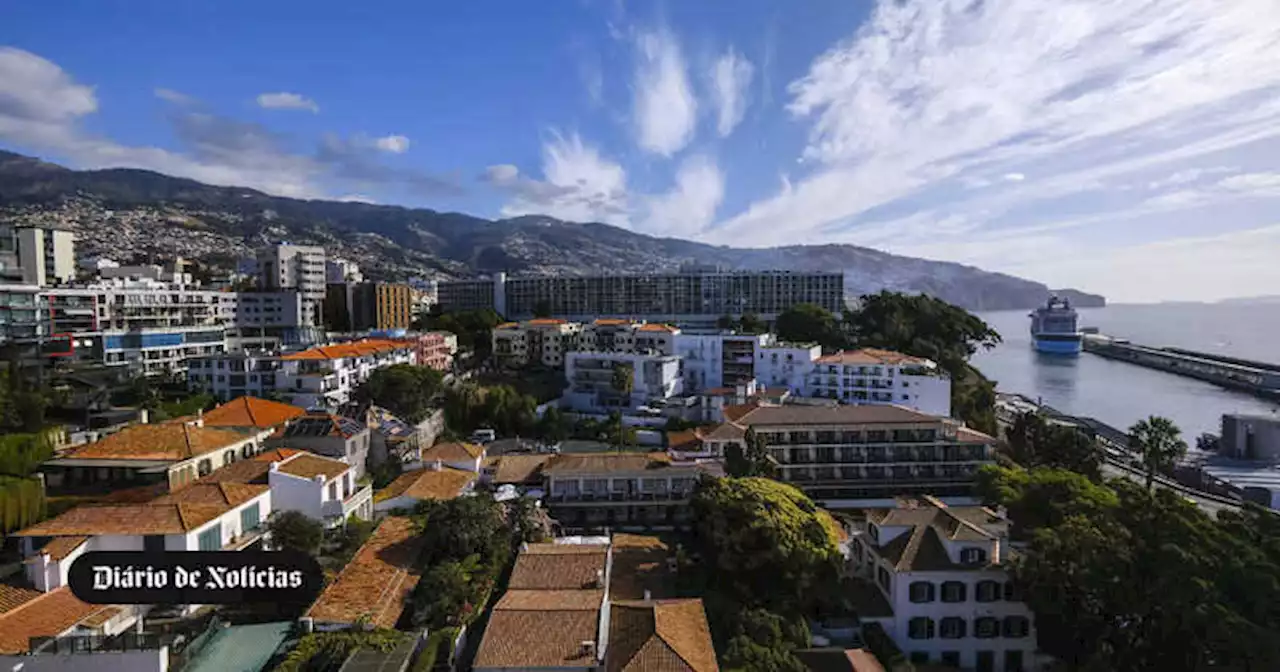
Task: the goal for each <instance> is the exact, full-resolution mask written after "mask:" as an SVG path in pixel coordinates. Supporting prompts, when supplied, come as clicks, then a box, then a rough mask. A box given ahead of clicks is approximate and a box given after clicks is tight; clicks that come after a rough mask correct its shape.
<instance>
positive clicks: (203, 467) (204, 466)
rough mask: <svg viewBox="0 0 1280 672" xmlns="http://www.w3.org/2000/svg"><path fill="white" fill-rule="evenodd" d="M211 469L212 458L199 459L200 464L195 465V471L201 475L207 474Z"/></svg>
mask: <svg viewBox="0 0 1280 672" xmlns="http://www.w3.org/2000/svg"><path fill="white" fill-rule="evenodd" d="M212 471H213V460H200V465H199V466H198V467H196V473H197V474H199V475H201V476H208V475H209V473H210V472H212Z"/></svg>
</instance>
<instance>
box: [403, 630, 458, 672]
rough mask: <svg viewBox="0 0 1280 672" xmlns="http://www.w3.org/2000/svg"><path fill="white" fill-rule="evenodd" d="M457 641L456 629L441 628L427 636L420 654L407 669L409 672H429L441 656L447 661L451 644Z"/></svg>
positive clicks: (451, 650)
mask: <svg viewBox="0 0 1280 672" xmlns="http://www.w3.org/2000/svg"><path fill="white" fill-rule="evenodd" d="M457 639H458V630H457V629H456V628H441V629H439V630H435V631H433V632H432V633H431V634H429V635H427V641H426V643H425V644H423V645H422V652H421V653H419V654H418V659H417V660H415V661H413V666H412V667H410V668H409V670H410V672H431V671H432V670H433V669H435V665H436V661H437V660H439V659H440V657H441V655H442V654H443V656H444V657H445V658H446V659H447V658H448V657H449V656H450V655H451V654H452V653H453V643H454V641H455V640H457Z"/></svg>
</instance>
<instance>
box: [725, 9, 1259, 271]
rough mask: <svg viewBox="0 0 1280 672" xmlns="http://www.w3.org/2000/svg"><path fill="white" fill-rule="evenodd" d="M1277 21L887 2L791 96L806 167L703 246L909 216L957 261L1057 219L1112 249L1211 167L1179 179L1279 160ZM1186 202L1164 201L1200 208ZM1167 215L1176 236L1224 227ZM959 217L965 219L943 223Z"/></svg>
mask: <svg viewBox="0 0 1280 672" xmlns="http://www.w3.org/2000/svg"><path fill="white" fill-rule="evenodd" d="M1277 22H1280V5H1278V4H1276V3H1275V2H1273V1H1272V0H1239V1H1238V2H1234V3H1225V4H1224V3H1220V2H1213V1H1212V0H1006V1H1004V2H976V1H973V0H892V1H890V0H881V2H879V4H878V6H877V8H876V10H875V12H874V13H873V16H872V17H871V19H870V20H869V21H868V22H867V23H865V24H864V25H863V26H862V27H860V28H859V29H858V30H857V32H856V33H855V34H854V35H852V36H851V37H850V38H849V39H847V40H845V41H843V42H841V43H839V44H837V45H834V46H833V47H832V48H830V49H829V50H828V51H827V52H826V53H824V54H823V55H821V56H820V57H818V58H817V59H815V60H814V62H813V63H812V64H811V66H810V68H809V70H808V72H807V73H806V74H805V75H804V76H803V77H801V78H799V79H797V80H796V81H794V82H792V83H791V85H790V87H789V89H788V91H789V93H790V94H791V101H790V104H789V105H788V109H789V110H790V112H791V113H792V114H793V116H794V117H795V118H796V119H797V120H799V121H802V122H804V123H806V124H808V142H807V143H806V145H805V147H804V148H803V150H802V151H801V153H800V156H801V157H802V158H804V159H805V161H804V163H803V165H804V166H805V167H807V169H808V172H807V174H804V175H802V176H801V177H798V178H796V179H795V181H794V183H793V184H792V185H791V187H790V188H789V189H786V190H783V191H779V192H777V193H776V194H774V195H772V196H769V197H766V198H762V199H760V200H757V201H756V202H754V203H751V204H750V205H749V206H747V207H746V208H745V209H743V210H742V211H741V212H739V213H737V214H736V215H735V216H733V217H730V218H729V219H727V220H725V221H723V222H721V223H720V224H718V225H716V226H715V227H714V228H713V229H711V231H710V232H709V233H708V235H707V238H709V239H710V240H711V241H713V242H724V243H736V244H741V243H742V242H743V241H747V242H750V243H751V244H755V245H768V244H778V243H790V242H795V241H801V240H802V241H805V242H812V243H818V242H839V241H852V240H858V239H859V236H858V232H859V231H860V230H861V229H863V228H867V227H871V228H874V229H877V230H882V228H883V227H886V226H891V224H892V223H893V222H899V223H901V222H904V221H905V220H906V218H908V217H916V220H915V222H916V226H918V227H920V228H919V231H921V232H922V233H924V232H927V231H929V230H933V231H934V233H935V235H934V236H933V240H932V243H933V244H934V246H933V247H932V248H929V249H930V250H931V251H933V252H936V253H937V256H939V257H942V258H948V259H953V260H957V261H964V262H972V261H974V260H975V259H977V258H980V257H979V255H978V253H979V252H980V250H977V249H976V248H974V247H972V246H968V245H965V244H964V243H966V242H967V241H972V240H975V239H991V240H995V239H996V238H995V236H997V234H998V236H999V240H1000V241H1002V242H1001V244H1002V245H1004V246H1006V247H1008V248H1009V249H1012V246H1014V245H1015V244H1018V245H1024V246H1025V243H1028V242H1044V241H1045V240H1046V235H1047V232H1048V231H1061V230H1062V229H1063V228H1065V227H1088V228H1087V233H1086V232H1085V231H1084V230H1082V231H1081V232H1079V233H1078V234H1077V235H1088V236H1090V237H1097V238H1098V239H1099V240H1102V241H1118V240H1119V239H1120V238H1121V237H1122V236H1123V235H1124V233H1125V230H1126V229H1125V226H1126V225H1125V222H1126V220H1127V219H1129V218H1131V217H1133V215H1134V213H1135V212H1145V211H1147V210H1146V209H1147V208H1150V207H1151V205H1150V204H1149V203H1145V201H1146V200H1147V199H1148V198H1151V197H1156V198H1159V197H1161V196H1162V195H1164V194H1162V193H1159V192H1162V191H1164V190H1166V189H1168V188H1170V187H1174V188H1177V187H1179V186H1185V185H1187V184H1190V183H1192V182H1195V181H1198V180H1203V179H1204V178H1205V176H1207V175H1208V174H1209V173H1204V174H1203V175H1202V174H1196V175H1194V176H1193V177H1187V176H1183V178H1181V179H1183V180H1185V181H1184V182H1176V181H1175V182H1170V183H1167V184H1165V183H1162V180H1164V179H1166V178H1167V177H1168V176H1170V175H1171V174H1173V173H1176V172H1178V171H1196V170H1200V171H1204V170H1209V169H1212V168H1214V167H1216V166H1221V165H1223V164H1229V165H1237V166H1241V167H1242V169H1243V170H1245V171H1252V172H1263V171H1264V170H1266V169H1267V168H1268V167H1272V166H1273V164H1268V163H1267V161H1268V158H1267V157H1268V156H1272V157H1273V156H1274V155H1275V150H1276V148H1277V147H1278V146H1280V142H1278V141H1280V97H1277V93H1280V31H1276V30H1275V29H1274V26H1275V25H1277ZM1015 175H1016V176H1022V177H1024V178H1025V176H1027V175H1034V176H1035V177H1034V179H1017V178H1015V177H1013V176H1015ZM1255 179H1258V178H1255ZM1134 184H1141V185H1148V184H1156V185H1157V186H1156V188H1153V190H1154V191H1157V193H1155V194H1152V193H1150V192H1149V191H1148V190H1146V189H1133V188H1132V187H1133V185H1134ZM1268 184H1269V183H1268ZM966 186H967V187H970V188H968V189H966V188H964V187H966ZM1229 186H1230V185H1227V187H1229ZM1250 186H1251V187H1252V190H1251V191H1249V192H1248V193H1249V194H1250V195H1251V196H1255V195H1257V194H1258V193H1259V188H1262V191H1261V193H1264V194H1265V193H1269V192H1267V191H1266V189H1265V188H1263V187H1266V185H1261V186H1260V185H1258V184H1252V185H1250ZM1215 189H1219V190H1222V194H1221V197H1222V198H1227V197H1229V196H1230V194H1228V193H1227V192H1226V187H1223V186H1217V187H1215ZM1144 192H1146V193H1144ZM1236 195H1237V196H1238V195H1239V194H1236ZM1178 198H1179V197H1173V198H1170V199H1168V200H1167V201H1166V202H1165V203H1164V204H1163V205H1162V206H1161V207H1163V208H1166V209H1168V208H1174V207H1175V206H1176V207H1178V208H1186V207H1198V206H1196V205H1194V204H1187V203H1184V204H1182V205H1176V204H1175V203H1170V202H1168V201H1177V200H1178ZM1169 212H1170V217H1171V219H1169V223H1170V224H1171V225H1176V227H1178V228H1179V230H1181V231H1184V232H1185V231H1187V230H1193V229H1194V227H1196V226H1199V227H1201V228H1200V230H1201V231H1213V230H1214V227H1215V226H1218V225H1221V224H1222V222H1220V221H1219V222H1215V221H1214V220H1213V219H1212V218H1203V217H1202V216H1199V215H1198V214H1197V213H1193V212H1190V211H1187V210H1173V211H1169ZM1272 212H1273V213H1274V212H1275V211H1274V210H1272ZM885 213H892V217H886V214H885ZM956 216H958V217H960V218H962V219H963V220H964V221H966V222H970V223H971V226H969V227H966V228H964V230H963V231H962V232H959V233H957V232H955V231H952V230H950V229H949V228H948V226H947V222H949V221H954V220H951V219H950V218H951V217H956ZM1273 221H1274V220H1273ZM1237 224H1238V223H1237ZM1258 224H1261V222H1258ZM1144 235H1147V236H1157V237H1149V238H1148V239H1149V240H1158V239H1159V238H1158V236H1160V235H1161V234H1160V233H1159V232H1158V231H1157V230H1156V229H1155V228H1154V227H1153V228H1152V229H1151V230H1150V231H1146V232H1145V233H1144ZM1164 235H1168V234H1164ZM1019 239H1020V241H1021V242H1019ZM885 240H886V241H887V242H886V244H887V245H888V246H890V247H891V249H895V251H904V252H905V251H907V246H906V245H904V244H903V243H902V242H900V241H899V240H898V239H895V238H893V237H887V238H885ZM1133 241H1134V239H1133V238H1132V237H1130V238H1128V239H1127V240H1125V242H1124V244H1132V243H1133ZM921 244H923V243H921ZM1106 244H1120V243H1119V242H1107V243H1106ZM917 249H923V248H917ZM1033 277H1034V275H1033ZM1078 280H1079V281H1080V282H1079V283H1078V284H1083V281H1084V280H1085V279H1084V278H1080V279H1078Z"/></svg>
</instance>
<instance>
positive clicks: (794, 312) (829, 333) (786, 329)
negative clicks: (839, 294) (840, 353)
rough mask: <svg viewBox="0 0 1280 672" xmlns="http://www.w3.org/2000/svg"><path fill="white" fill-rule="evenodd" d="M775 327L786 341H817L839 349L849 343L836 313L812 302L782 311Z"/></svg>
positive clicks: (829, 347) (827, 347) (824, 345)
mask: <svg viewBox="0 0 1280 672" xmlns="http://www.w3.org/2000/svg"><path fill="white" fill-rule="evenodd" d="M773 329H774V331H775V332H777V334H778V338H780V339H782V340H784V341H790V342H793V343H817V344H818V345H821V346H822V347H823V348H825V349H828V350H838V349H840V348H843V347H845V346H846V345H847V343H848V340H847V339H846V338H845V336H844V334H842V333H841V331H840V326H839V325H838V324H837V323H836V318H835V315H832V314H831V312H830V311H828V310H826V309H825V308H823V307H822V306H818V305H815V304H812V303H801V304H798V305H795V306H792V307H790V308H788V309H786V310H784V311H782V313H781V314H779V315H778V319H777V320H776V321H774V325H773Z"/></svg>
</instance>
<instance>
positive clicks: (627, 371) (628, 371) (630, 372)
mask: <svg viewBox="0 0 1280 672" xmlns="http://www.w3.org/2000/svg"><path fill="white" fill-rule="evenodd" d="M635 373H636V370H635V366H633V365H632V364H630V363H626V362H618V363H616V364H614V365H613V375H612V377H611V378H610V380H609V387H611V388H613V392H614V394H616V395H617V397H618V400H619V402H621V404H622V406H623V407H624V408H625V407H627V406H630V405H631V393H632V391H633V390H634V387H635ZM609 421H610V423H611V424H613V426H614V430H613V437H614V439H615V442H614V445H615V446H617V447H618V448H621V447H622V446H623V445H624V444H625V443H634V436H635V431H634V430H632V432H631V437H632V441H630V442H628V441H627V438H628V436H627V428H626V427H624V426H623V423H622V413H611V414H609Z"/></svg>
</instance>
